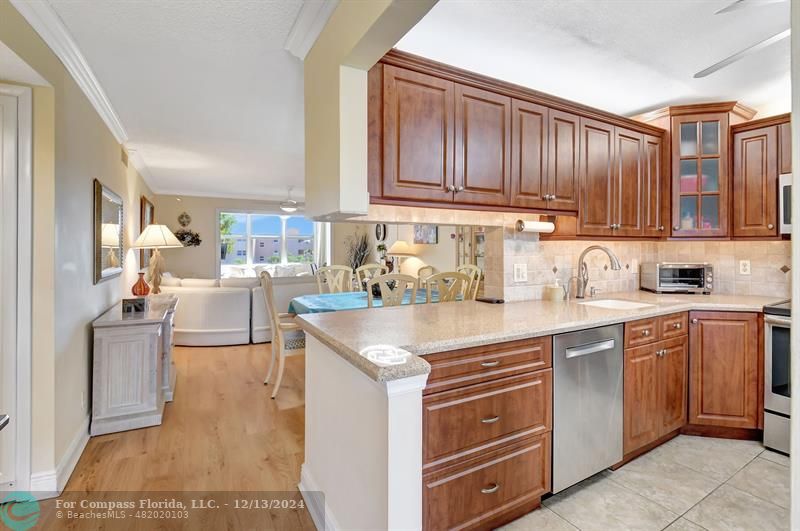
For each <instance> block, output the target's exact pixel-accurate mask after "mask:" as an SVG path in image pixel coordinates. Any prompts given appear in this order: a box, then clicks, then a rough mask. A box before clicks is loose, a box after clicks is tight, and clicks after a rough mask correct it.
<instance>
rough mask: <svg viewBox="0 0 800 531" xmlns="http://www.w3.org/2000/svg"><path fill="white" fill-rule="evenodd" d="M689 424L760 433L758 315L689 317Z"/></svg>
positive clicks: (700, 314)
mask: <svg viewBox="0 0 800 531" xmlns="http://www.w3.org/2000/svg"><path fill="white" fill-rule="evenodd" d="M689 319H690V325H689V330H690V331H689V344H690V352H689V367H690V369H689V423H690V424H695V425H705V426H721V427H729V428H758V422H759V412H760V410H761V409H762V404H763V399H762V398H761V393H760V392H759V389H760V387H759V382H761V374H762V371H761V364H762V363H763V361H762V360H763V353H762V351H761V348H762V347H761V345H762V344H763V341H762V340H761V339H762V335H763V332H762V326H761V323H760V319H759V314H757V313H744V312H742V313H739V312H691V313H690V314H689Z"/></svg>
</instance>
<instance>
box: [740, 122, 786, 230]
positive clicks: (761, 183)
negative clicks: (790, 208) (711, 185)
mask: <svg viewBox="0 0 800 531" xmlns="http://www.w3.org/2000/svg"><path fill="white" fill-rule="evenodd" d="M777 159H778V128H777V126H771V127H763V128H761V129H754V130H752V131H744V132H741V133H735V134H734V135H733V203H734V208H733V236H734V237H769V236H777V235H778V212H777V210H778V160H777Z"/></svg>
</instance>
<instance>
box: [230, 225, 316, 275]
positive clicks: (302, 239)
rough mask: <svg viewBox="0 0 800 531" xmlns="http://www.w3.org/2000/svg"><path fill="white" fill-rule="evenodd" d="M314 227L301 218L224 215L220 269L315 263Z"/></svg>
mask: <svg viewBox="0 0 800 531" xmlns="http://www.w3.org/2000/svg"><path fill="white" fill-rule="evenodd" d="M314 225H315V223H314V222H313V221H311V220H309V219H306V218H304V217H301V216H279V215H274V214H257V213H240V212H221V213H220V216H219V231H220V242H221V248H220V267H221V268H223V267H224V266H226V265H229V266H233V265H253V264H283V265H287V264H295V263H296V264H304V263H307V264H310V263H312V262H314Z"/></svg>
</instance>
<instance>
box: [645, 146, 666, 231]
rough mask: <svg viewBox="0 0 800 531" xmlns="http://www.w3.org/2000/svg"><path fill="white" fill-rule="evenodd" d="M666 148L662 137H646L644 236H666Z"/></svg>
mask: <svg viewBox="0 0 800 531" xmlns="http://www.w3.org/2000/svg"><path fill="white" fill-rule="evenodd" d="M663 152H664V146H663V141H662V138H661V137H657V136H652V135H644V153H643V154H642V158H643V176H642V203H641V208H642V236H645V237H653V238H658V237H661V236H663V235H664V228H665V227H664V205H665V203H667V202H668V201H667V200H666V195H665V194H664V187H665V183H664V176H663V168H664V154H663Z"/></svg>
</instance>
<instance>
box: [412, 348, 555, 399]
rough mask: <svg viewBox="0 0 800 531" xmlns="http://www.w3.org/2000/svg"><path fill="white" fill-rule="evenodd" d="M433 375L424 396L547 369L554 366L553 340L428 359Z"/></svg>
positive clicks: (465, 350) (471, 349) (445, 354)
mask: <svg viewBox="0 0 800 531" xmlns="http://www.w3.org/2000/svg"><path fill="white" fill-rule="evenodd" d="M425 359H426V360H427V361H428V363H430V364H431V373H430V376H429V377H428V385H427V387H425V391H424V394H426V395H428V394H431V393H436V392H439V391H445V390H447V389H453V388H455V387H463V386H466V385H471V384H475V383H479V382H481V381H486V380H491V379H496V378H500V377H505V376H511V375H514V374H520V373H523V372H532V371H537V370H540V369H547V368H548V367H550V366H551V364H552V338H551V337H550V336H547V337H537V338H534V339H525V340H522V341H511V342H508V343H499V344H497V345H489V346H485V347H476V348H470V349H464V350H457V351H454V352H442V353H439V354H432V355H429V356H425Z"/></svg>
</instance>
